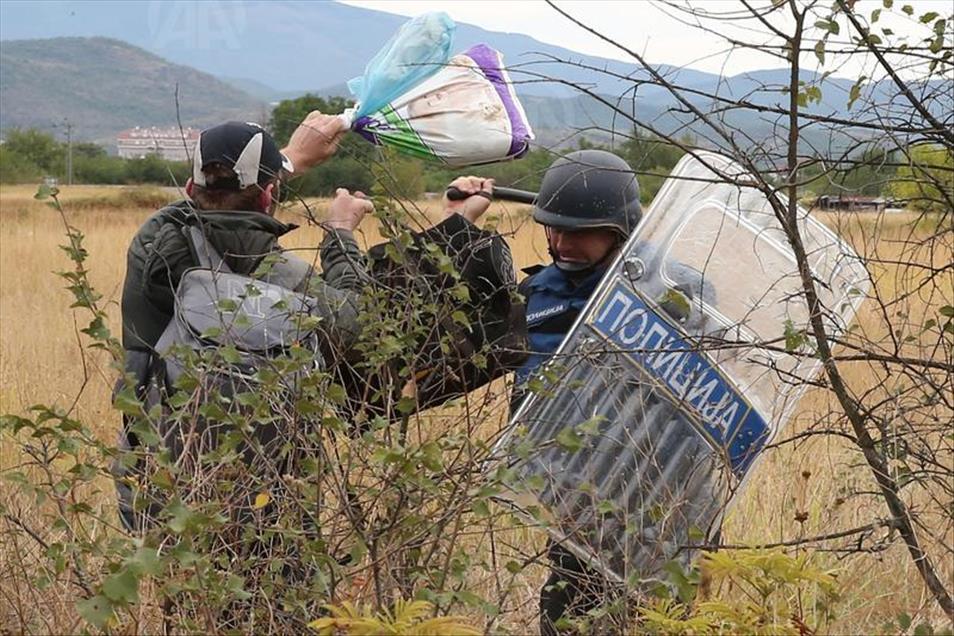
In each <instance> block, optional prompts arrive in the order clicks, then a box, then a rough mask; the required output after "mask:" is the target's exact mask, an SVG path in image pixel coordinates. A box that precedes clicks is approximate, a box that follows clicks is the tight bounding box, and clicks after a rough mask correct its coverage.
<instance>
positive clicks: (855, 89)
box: [848, 75, 868, 110]
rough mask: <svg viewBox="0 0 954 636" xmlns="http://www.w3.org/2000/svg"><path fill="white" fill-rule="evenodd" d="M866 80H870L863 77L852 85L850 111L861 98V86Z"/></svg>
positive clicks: (849, 100) (849, 102)
mask: <svg viewBox="0 0 954 636" xmlns="http://www.w3.org/2000/svg"><path fill="white" fill-rule="evenodd" d="M866 79H868V77H867V76H866V75H862V76H861V77H859V78H858V80H857V81H856V82H855V83H854V84H852V85H851V90H850V91H849V92H848V110H851V107H852V106H854V104H855V102H856V101H858V98H859V97H860V96H861V85H862V84H863V83H864V81H865V80H866Z"/></svg>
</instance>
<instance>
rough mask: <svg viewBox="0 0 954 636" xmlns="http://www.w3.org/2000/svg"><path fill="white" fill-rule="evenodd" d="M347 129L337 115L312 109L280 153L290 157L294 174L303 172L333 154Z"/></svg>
mask: <svg viewBox="0 0 954 636" xmlns="http://www.w3.org/2000/svg"><path fill="white" fill-rule="evenodd" d="M347 131H348V127H347V126H346V125H345V123H344V121H343V120H342V119H341V118H340V117H338V116H337V115H323V114H322V113H321V112H320V111H317V110H313V111H311V112H310V113H308V116H307V117H305V120H304V121H303V122H301V123H300V124H298V128H296V129H295V132H293V133H292V136H291V139H289V140H288V145H287V146H285V148H284V149H282V153H283V154H284V155H285V156H286V157H288V158H289V159H291V162H292V163H293V164H294V166H295V174H296V175H300V174H304V173H305V172H308V170H309V169H310V168H313V167H314V166H317V165H318V164H319V163H321V162H323V161H324V160H326V159H327V158H328V157H330V156H331V155H333V154H335V151H336V150H338V144H339V143H340V142H341V138H342V137H343V136H344V134H345V133H346V132H347Z"/></svg>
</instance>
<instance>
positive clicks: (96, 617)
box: [76, 595, 113, 629]
mask: <svg viewBox="0 0 954 636" xmlns="http://www.w3.org/2000/svg"><path fill="white" fill-rule="evenodd" d="M76 611H78V612H79V615H80V616H82V617H83V619H84V620H85V621H87V622H88V623H91V624H92V625H94V626H95V627H98V628H99V629H102V628H103V627H105V626H106V623H107V621H109V620H110V619H111V618H112V617H113V607H112V605H111V604H110V602H109V599H108V598H106V597H105V596H102V595H98V596H94V597H93V598H90V599H84V600H82V601H79V602H78V603H77V604H76Z"/></svg>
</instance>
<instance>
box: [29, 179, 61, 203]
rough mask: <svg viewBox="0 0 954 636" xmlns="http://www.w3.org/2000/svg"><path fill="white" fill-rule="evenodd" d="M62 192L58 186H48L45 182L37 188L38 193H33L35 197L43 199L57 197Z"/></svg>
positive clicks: (39, 199)
mask: <svg viewBox="0 0 954 636" xmlns="http://www.w3.org/2000/svg"><path fill="white" fill-rule="evenodd" d="M59 193H60V190H59V188H57V187H56V186H48V185H46V184H45V183H44V184H41V185H40V187H38V188H37V189H36V194H34V195H33V198H34V199H36V200H38V201H42V200H43V199H49V198H50V197H55V196H56V195H58V194H59Z"/></svg>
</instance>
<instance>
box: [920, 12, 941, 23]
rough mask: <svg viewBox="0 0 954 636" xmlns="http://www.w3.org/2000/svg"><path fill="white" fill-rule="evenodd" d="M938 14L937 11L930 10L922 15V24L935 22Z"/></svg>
mask: <svg viewBox="0 0 954 636" xmlns="http://www.w3.org/2000/svg"><path fill="white" fill-rule="evenodd" d="M937 16H938V14H937V12H936V11H928V12H927V13H925V14H924V15H922V16H921V17H920V20H921V24H927V23H928V22H933V21H934V20H935V19H936V18H937Z"/></svg>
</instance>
